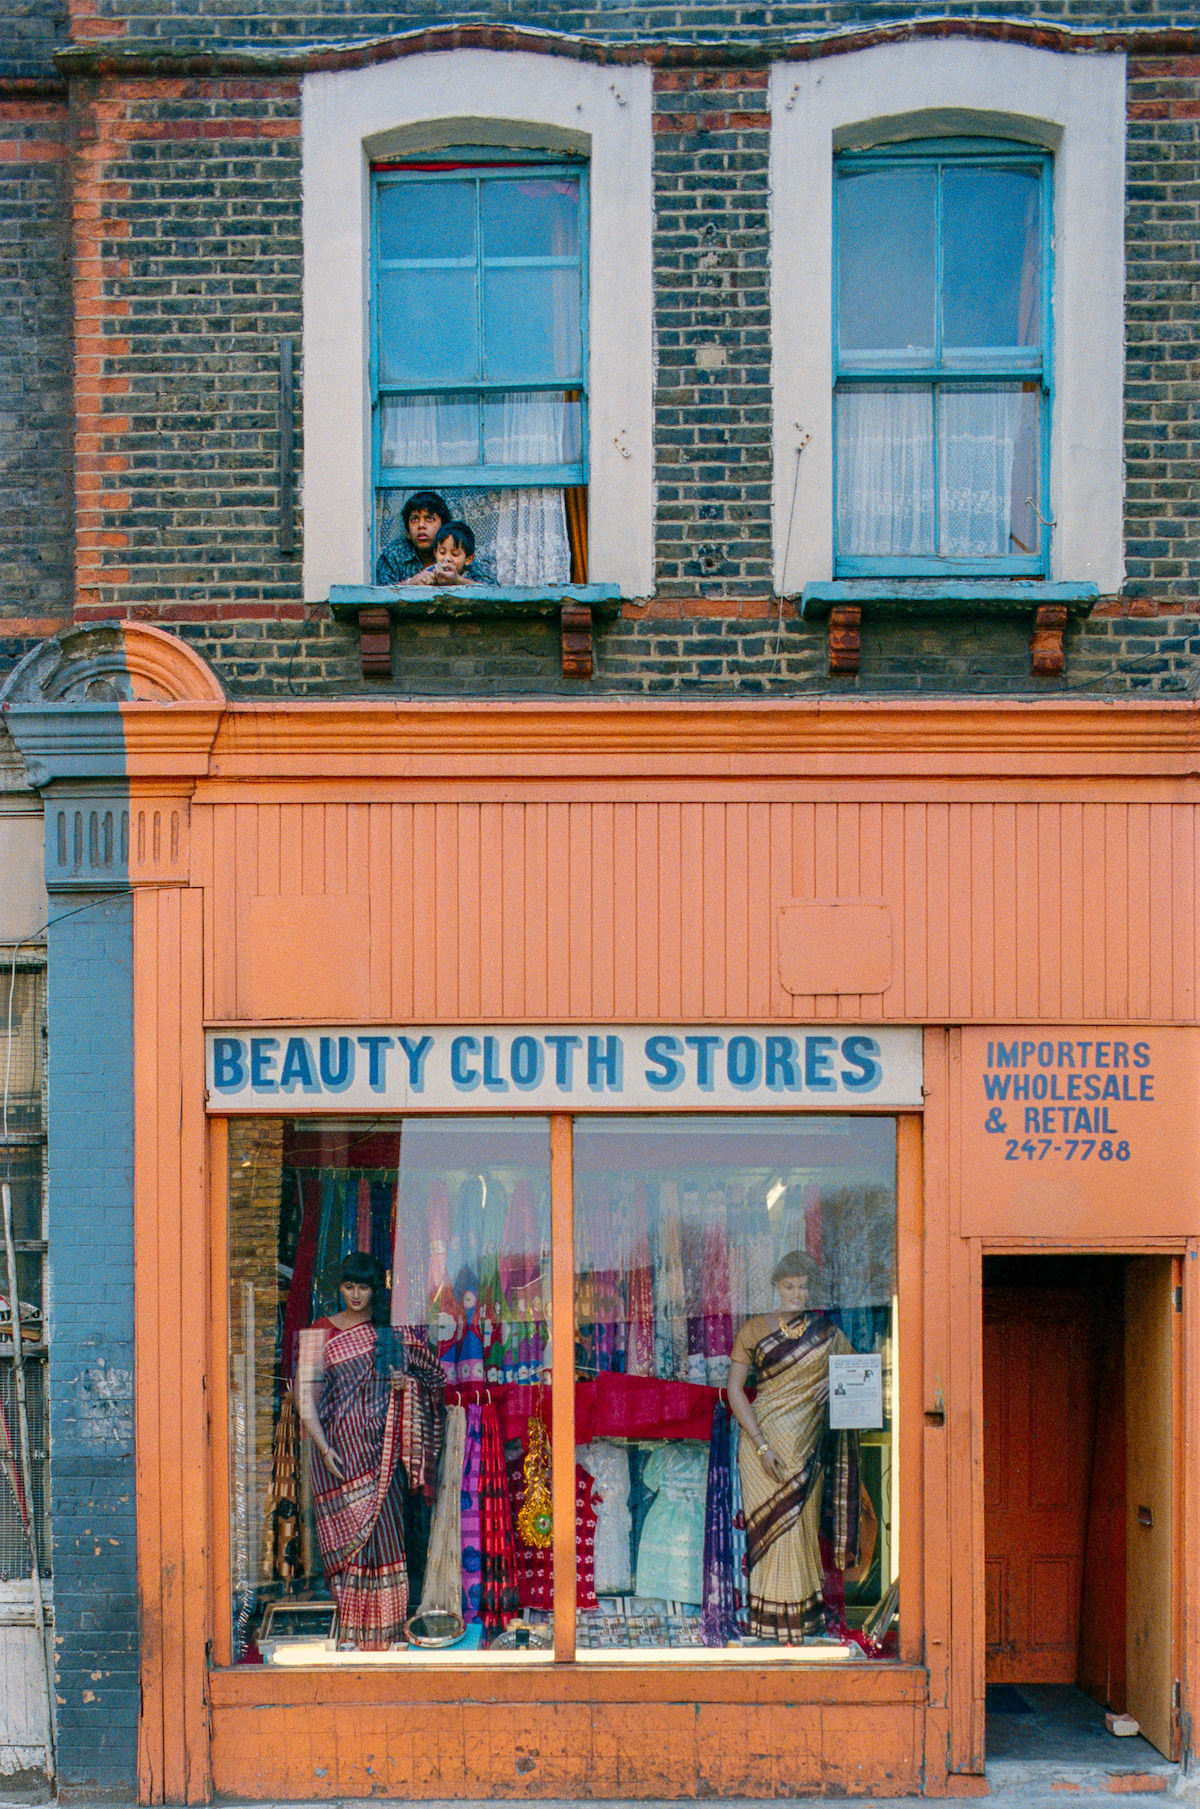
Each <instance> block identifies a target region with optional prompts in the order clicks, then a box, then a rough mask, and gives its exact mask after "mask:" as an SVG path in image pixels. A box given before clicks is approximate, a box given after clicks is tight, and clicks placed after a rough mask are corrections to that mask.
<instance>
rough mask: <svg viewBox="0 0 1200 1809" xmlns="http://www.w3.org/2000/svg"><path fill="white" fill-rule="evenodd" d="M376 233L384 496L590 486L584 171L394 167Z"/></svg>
mask: <svg viewBox="0 0 1200 1809" xmlns="http://www.w3.org/2000/svg"><path fill="white" fill-rule="evenodd" d="M506 159H507V160H506ZM372 226H373V230H372V234H371V247H372V272H371V278H372V280H371V295H372V308H371V316H372V322H371V325H372V331H371V376H372V395H373V420H372V439H373V463H374V477H375V486H376V490H377V492H378V491H385V490H389V489H392V490H412V489H416V488H420V487H424V486H434V487H436V488H438V489H444V488H448V487H453V486H472V487H481V488H486V489H509V488H520V487H525V486H531V485H551V486H558V485H561V486H563V487H567V486H571V485H581V484H585V483H586V482H587V236H588V235H587V175H586V169H585V168H584V166H582V165H581V164H579V163H575V162H571V161H569V160H550V159H548V158H547V159H543V160H534V161H531V160H529V159H528V158H523V159H522V160H521V161H520V162H514V161H513V160H512V154H511V152H510V153H507V154H502V153H488V152H486V151H480V150H479V149H478V148H477V147H471V149H470V150H469V151H466V152H463V153H461V154H457V153H447V154H446V156H445V158H444V159H438V160H437V161H432V160H425V161H422V162H421V163H419V164H416V163H410V164H400V165H390V166H387V167H380V168H377V169H376V170H375V171H374V183H373V222H372Z"/></svg>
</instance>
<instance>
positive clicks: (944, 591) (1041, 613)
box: [798, 578, 1100, 678]
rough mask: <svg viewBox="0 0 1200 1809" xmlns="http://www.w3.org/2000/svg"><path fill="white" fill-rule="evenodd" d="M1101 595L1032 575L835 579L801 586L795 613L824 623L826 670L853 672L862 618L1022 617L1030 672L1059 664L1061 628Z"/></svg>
mask: <svg viewBox="0 0 1200 1809" xmlns="http://www.w3.org/2000/svg"><path fill="white" fill-rule="evenodd" d="M1099 595H1100V592H1099V589H1098V588H1097V586H1096V585H1094V584H1050V583H1047V582H1045V581H1043V580H1041V579H1032V578H1007V579H998V578H977V579H965V578H963V579H957V578H894V579H891V580H880V579H875V578H840V579H835V580H832V581H831V582H829V583H824V584H806V585H805V587H804V589H803V591H802V592H801V594H800V608H799V612H798V613H799V615H800V616H801V617H803V618H804V619H805V620H806V621H810V622H811V621H823V620H828V623H829V670H830V673H831V674H837V673H842V674H850V675H853V674H855V673H857V671H858V667H859V658H860V654H861V648H862V635H861V629H862V617H863V611H864V610H866V611H867V613H868V614H869V615H874V616H941V617H946V618H951V617H959V618H961V619H964V620H967V619H969V618H971V617H973V616H994V615H1005V616H1008V615H1015V616H1020V615H1029V614H1030V613H1031V612H1032V618H1033V620H1032V632H1031V639H1030V664H1031V670H1032V672H1033V674H1034V676H1035V677H1038V678H1053V677H1057V676H1058V675H1059V674H1060V673H1061V672H1062V669H1063V633H1064V631H1065V629H1066V627H1067V624H1068V622H1069V621H1071V620H1072V619H1079V618H1081V617H1084V616H1087V615H1090V614H1091V611H1092V606H1093V604H1094V603H1095V602H1096V600H1097V598H1098V597H1099Z"/></svg>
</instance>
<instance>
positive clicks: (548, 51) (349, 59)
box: [54, 16, 1200, 78]
mask: <svg viewBox="0 0 1200 1809" xmlns="http://www.w3.org/2000/svg"><path fill="white" fill-rule="evenodd" d="M926 38H974V39H977V40H985V41H997V40H998V41H1000V42H1003V43H1009V44H1027V45H1031V46H1033V47H1034V48H1037V49H1041V50H1055V51H1061V52H1078V53H1085V54H1087V53H1094V52H1097V51H1124V52H1127V53H1128V54H1129V55H1131V56H1173V55H1187V54H1190V53H1193V52H1195V51H1196V50H1197V49H1198V48H1200V24H1197V25H1160V26H1142V25H1127V26H1122V27H1116V28H1113V27H1109V28H1105V29H1099V28H1095V27H1086V26H1071V25H1061V24H1058V23H1056V22H1053V21H1050V20H1039V19H1006V18H991V19H986V18H985V19H979V18H971V19H963V18H956V17H949V18H948V17H942V16H937V17H932V18H922V19H909V20H902V21H899V22H895V23H889V24H880V25H871V26H862V27H857V28H849V27H839V28H837V29H835V30H833V31H826V32H812V33H804V34H795V33H789V34H785V33H775V32H766V33H763V34H762V35H761V36H758V37H755V38H753V39H751V40H749V41H742V40H740V39H730V38H721V39H706V38H699V39H688V40H683V39H674V38H665V39H656V40H653V41H647V40H643V39H626V40H622V41H617V42H601V41H600V40H598V39H595V38H587V37H580V36H577V35H573V34H571V33H567V32H555V31H544V30H540V29H537V28H534V27H530V26H515V25H490V24H478V25H437V26H431V27H428V28H426V29H424V30H418V31H409V32H395V33H390V34H389V35H387V36H386V37H372V38H354V39H350V40H348V41H346V42H344V43H327V42H316V43H310V44H299V45H289V46H288V47H287V48H281V47H280V46H278V45H263V46H258V45H240V46H237V47H233V46H230V47H223V48H221V49H215V50H196V49H190V50H182V49H179V48H173V47H172V46H171V45H169V44H163V43H162V41H161V40H159V39H145V40H142V41H131V40H129V39H128V38H120V39H118V38H113V39H110V40H108V41H107V42H106V41H104V40H101V41H99V42H94V43H90V44H75V45H71V46H69V47H68V48H67V49H64V50H60V51H58V52H57V53H56V55H55V59H54V60H55V63H56V65H57V67H58V69H59V70H60V72H61V73H62V74H63V75H64V76H67V77H80V76H82V77H91V78H96V77H121V76H137V75H150V76H154V75H163V76H167V75H175V76H178V75H184V76H208V75H212V76H221V75H262V76H264V77H272V76H296V77H299V76H303V75H310V74H315V73H317V72H321V71H328V70H345V69H363V68H366V67H368V66H369V65H370V64H372V63H388V62H392V61H394V60H395V59H397V58H399V57H409V56H421V55H424V54H425V53H427V52H430V51H445V50H504V51H529V52H533V53H534V54H536V55H540V56H558V57H570V58H573V59H574V60H575V61H577V62H589V63H604V64H613V65H618V66H619V65H622V64H625V65H628V64H650V65H652V66H654V67H657V68H665V69H686V68H724V67H730V68H739V69H744V68H754V67H760V66H762V65H764V64H767V63H774V62H810V61H813V60H815V59H817V58H820V57H829V56H844V55H847V54H849V53H850V52H851V51H856V50H866V49H869V48H871V47H872V46H874V45H877V44H903V43H908V42H911V41H913V40H918V39H926Z"/></svg>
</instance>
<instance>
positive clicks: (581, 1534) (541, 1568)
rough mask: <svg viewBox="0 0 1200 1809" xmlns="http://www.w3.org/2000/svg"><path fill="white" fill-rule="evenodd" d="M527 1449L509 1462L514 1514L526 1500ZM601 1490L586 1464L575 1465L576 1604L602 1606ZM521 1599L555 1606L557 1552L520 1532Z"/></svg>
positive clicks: (525, 1602) (524, 1604) (530, 1604)
mask: <svg viewBox="0 0 1200 1809" xmlns="http://www.w3.org/2000/svg"><path fill="white" fill-rule="evenodd" d="M524 1466H525V1450H524V1448H522V1449H521V1450H520V1451H519V1452H518V1454H517V1455H516V1456H515V1457H511V1458H510V1459H509V1462H508V1480H509V1487H510V1488H511V1490H512V1497H513V1508H514V1516H515V1513H518V1512H519V1511H520V1509H521V1506H522V1504H523V1503H524V1500H525V1468H524ZM600 1500H601V1496H600V1491H599V1489H598V1488H597V1487H596V1484H595V1480H594V1479H593V1477H592V1476H591V1475H590V1474H589V1472H588V1471H587V1470H585V1469H584V1467H583V1465H582V1464H576V1465H575V1606H576V1607H577V1608H598V1607H599V1605H600V1604H599V1603H598V1602H597V1600H596V1513H597V1510H598V1508H599V1505H600ZM517 1600H518V1601H519V1603H520V1605H521V1607H522V1608H545V1609H547V1610H549V1609H551V1608H553V1606H554V1551H553V1548H552V1547H551V1546H548V1545H547V1546H540V1545H526V1543H525V1541H524V1539H522V1538H521V1535H520V1534H519V1533H518V1534H517Z"/></svg>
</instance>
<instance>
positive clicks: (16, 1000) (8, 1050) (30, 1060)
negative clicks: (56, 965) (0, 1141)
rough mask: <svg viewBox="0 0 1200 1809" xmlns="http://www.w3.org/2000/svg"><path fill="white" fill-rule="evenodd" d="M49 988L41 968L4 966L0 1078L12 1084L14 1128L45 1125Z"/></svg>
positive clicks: (10, 1105)
mask: <svg viewBox="0 0 1200 1809" xmlns="http://www.w3.org/2000/svg"><path fill="white" fill-rule="evenodd" d="M45 989H46V977H45V974H44V973H43V972H42V971H41V970H38V969H32V968H17V970H16V972H15V973H14V972H13V969H12V967H11V966H6V967H3V968H0V1080H3V1079H5V1078H6V1079H7V1084H8V1128H9V1130H10V1131H18V1132H19V1131H26V1132H28V1131H35V1130H39V1129H40V1128H41V1123H42V1061H43V1055H44V1049H43V1041H42V1026H43V1023H44V1021H45ZM10 1006H11V1009H10ZM10 1028H11V1033H12V1034H11V1036H10V1034H9V1031H10Z"/></svg>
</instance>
